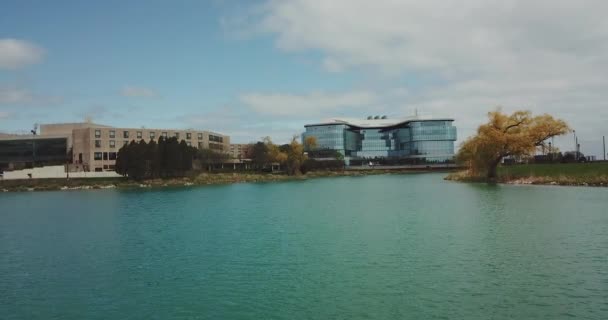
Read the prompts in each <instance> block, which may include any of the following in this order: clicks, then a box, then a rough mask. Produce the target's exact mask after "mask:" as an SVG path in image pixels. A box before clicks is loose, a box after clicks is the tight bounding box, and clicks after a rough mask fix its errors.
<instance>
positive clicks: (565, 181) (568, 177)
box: [446, 162, 608, 187]
mask: <svg viewBox="0 0 608 320" xmlns="http://www.w3.org/2000/svg"><path fill="white" fill-rule="evenodd" d="M446 180H454V181H468V182H486V180H485V178H484V177H476V176H469V175H468V174H467V172H464V171H460V172H455V173H452V174H450V175H448V176H447V177H446ZM496 182H499V183H511V184H549V185H568V186H604V187H606V186H608V162H590V163H553V164H520V165H508V166H500V167H499V168H498V178H497V181H496Z"/></svg>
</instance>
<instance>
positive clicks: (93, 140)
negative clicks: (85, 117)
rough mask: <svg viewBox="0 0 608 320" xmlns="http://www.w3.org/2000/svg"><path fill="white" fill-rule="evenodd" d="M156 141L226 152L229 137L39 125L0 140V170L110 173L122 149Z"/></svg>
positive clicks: (195, 132) (89, 125)
mask: <svg viewBox="0 0 608 320" xmlns="http://www.w3.org/2000/svg"><path fill="white" fill-rule="evenodd" d="M160 137H165V138H170V137H176V138H177V139H178V140H180V141H181V140H183V141H185V142H186V143H187V144H188V145H189V146H193V147H196V148H199V149H202V148H207V149H212V150H216V151H219V152H229V146H230V137H229V136H226V135H222V134H219V133H214V132H209V131H198V130H174V129H146V128H115V127H110V126H106V125H100V124H95V123H91V122H84V123H61V124H43V125H41V126H40V132H39V134H37V135H1V136H0V168H3V169H5V170H11V169H14V168H23V167H32V166H35V165H48V164H57V163H64V164H65V163H70V164H71V165H70V167H71V170H75V171H114V168H115V164H116V157H117V154H118V150H120V148H121V147H122V146H123V145H125V144H127V143H130V142H131V141H140V140H144V141H146V142H148V141H150V140H157V139H158V138H160Z"/></svg>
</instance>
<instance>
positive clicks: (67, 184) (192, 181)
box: [0, 170, 426, 192]
mask: <svg viewBox="0 0 608 320" xmlns="http://www.w3.org/2000/svg"><path fill="white" fill-rule="evenodd" d="M421 171H426V170H361V171H311V172H308V173H307V174H305V175H300V176H288V175H286V174H272V173H258V172H234V173H232V172H231V173H200V172H198V173H192V174H190V175H189V176H187V177H182V178H168V179H148V180H143V181H134V180H129V179H127V178H77V179H27V180H3V181H0V192H2V191H5V192H8V191H51V190H78V189H109V188H148V187H183V186H193V185H210V184H228V183H242V182H274V181H288V180H302V179H310V178H320V177H338V176H365V175H370V174H386V173H396V174H402V173H414V172H421Z"/></svg>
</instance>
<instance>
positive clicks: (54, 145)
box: [0, 138, 68, 167]
mask: <svg viewBox="0 0 608 320" xmlns="http://www.w3.org/2000/svg"><path fill="white" fill-rule="evenodd" d="M67 148H68V147H67V139H66V138H45V139H40V138H37V139H15V140H0V167H7V166H8V164H9V163H33V164H46V163H51V164H52V163H61V164H63V163H65V161H66V160H67V159H68V156H67Z"/></svg>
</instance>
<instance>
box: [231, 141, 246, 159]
mask: <svg viewBox="0 0 608 320" xmlns="http://www.w3.org/2000/svg"><path fill="white" fill-rule="evenodd" d="M250 146H251V144H248V143H232V144H230V157H231V158H233V159H247V150H248V149H249V147H250Z"/></svg>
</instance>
